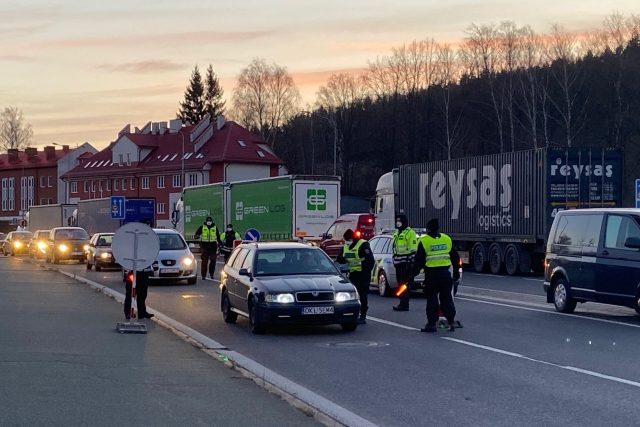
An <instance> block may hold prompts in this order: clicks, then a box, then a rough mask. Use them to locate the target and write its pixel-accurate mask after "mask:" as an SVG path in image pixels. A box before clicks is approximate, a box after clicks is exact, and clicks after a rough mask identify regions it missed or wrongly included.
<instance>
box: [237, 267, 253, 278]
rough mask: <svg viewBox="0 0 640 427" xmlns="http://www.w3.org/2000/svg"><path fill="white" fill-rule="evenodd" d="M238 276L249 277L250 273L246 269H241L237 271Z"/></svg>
mask: <svg viewBox="0 0 640 427" xmlns="http://www.w3.org/2000/svg"><path fill="white" fill-rule="evenodd" d="M238 274H239V275H241V276H247V277H251V273H250V272H249V269H248V268H241V269H240V271H238Z"/></svg>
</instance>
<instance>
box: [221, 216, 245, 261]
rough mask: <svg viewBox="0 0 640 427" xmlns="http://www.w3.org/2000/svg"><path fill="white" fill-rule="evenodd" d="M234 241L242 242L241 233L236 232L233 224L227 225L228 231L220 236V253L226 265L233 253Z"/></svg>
mask: <svg viewBox="0 0 640 427" xmlns="http://www.w3.org/2000/svg"><path fill="white" fill-rule="evenodd" d="M234 240H242V238H241V237H240V233H238V232H237V231H234V229H233V224H227V229H226V230H225V232H224V233H222V234H221V235H220V241H221V242H222V243H221V244H220V252H222V254H223V255H224V262H225V264H226V263H227V261H228V260H229V257H230V256H231V252H232V251H233V242H234Z"/></svg>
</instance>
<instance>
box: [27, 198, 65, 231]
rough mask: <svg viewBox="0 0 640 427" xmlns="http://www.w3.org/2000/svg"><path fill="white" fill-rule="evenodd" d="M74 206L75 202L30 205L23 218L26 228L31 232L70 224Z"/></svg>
mask: <svg viewBox="0 0 640 427" xmlns="http://www.w3.org/2000/svg"><path fill="white" fill-rule="evenodd" d="M76 206H77V205H75V204H56V205H37V206H31V207H30V208H29V212H28V213H27V215H26V218H25V219H26V220H27V229H28V230H29V231H31V232H32V233H33V232H35V231H37V230H51V229H52V228H54V227H66V226H69V225H72V217H73V212H74V211H75V209H76Z"/></svg>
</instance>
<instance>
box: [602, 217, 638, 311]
mask: <svg viewBox="0 0 640 427" xmlns="http://www.w3.org/2000/svg"><path fill="white" fill-rule="evenodd" d="M639 223H640V219H639V218H638V217H636V216H634V215H624V214H609V215H607V218H606V224H605V227H604V239H603V244H602V245H600V247H599V254H598V260H597V268H598V281H597V285H596V291H597V294H598V295H597V296H598V300H599V301H602V302H605V303H610V304H620V305H630V306H631V305H633V304H634V302H635V300H636V297H637V292H638V285H639V284H640V251H638V249H632V248H627V247H625V241H626V239H628V238H629V237H635V238H640V225H639Z"/></svg>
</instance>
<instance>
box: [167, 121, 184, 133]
mask: <svg viewBox="0 0 640 427" xmlns="http://www.w3.org/2000/svg"><path fill="white" fill-rule="evenodd" d="M180 129H182V120H180V119H173V120H169V133H178V132H180Z"/></svg>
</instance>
